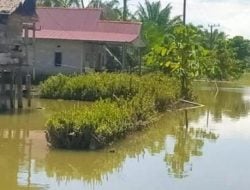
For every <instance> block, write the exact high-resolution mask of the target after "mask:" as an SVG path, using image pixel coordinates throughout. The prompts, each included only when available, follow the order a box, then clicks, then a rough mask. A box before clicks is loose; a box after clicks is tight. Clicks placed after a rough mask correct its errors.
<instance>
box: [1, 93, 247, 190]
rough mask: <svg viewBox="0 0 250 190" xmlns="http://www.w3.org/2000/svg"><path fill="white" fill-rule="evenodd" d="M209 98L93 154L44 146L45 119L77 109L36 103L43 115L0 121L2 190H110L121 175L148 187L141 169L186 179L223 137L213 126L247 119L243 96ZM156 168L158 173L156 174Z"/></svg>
mask: <svg viewBox="0 0 250 190" xmlns="http://www.w3.org/2000/svg"><path fill="white" fill-rule="evenodd" d="M213 94H214V93H213V92H212V91H207V90H204V91H199V98H200V99H199V100H200V102H201V103H203V104H205V105H206V107H204V108H199V109H195V110H189V111H188V112H185V111H181V112H172V113H167V114H166V115H165V116H163V117H162V118H161V120H160V121H159V122H157V123H155V126H153V127H151V128H149V129H146V130H145V131H140V132H137V133H135V134H133V135H130V136H128V137H127V138H126V139H123V140H121V141H119V142H116V143H114V144H113V145H112V146H111V147H109V148H107V149H105V150H100V151H94V152H82V151H79V152H75V151H63V150H50V149H48V147H47V144H46V141H45V137H44V133H43V127H44V124H45V121H46V119H47V117H48V116H49V115H50V114H51V113H53V112H54V111H57V110H63V109H67V108H68V107H71V106H79V104H80V103H78V102H63V101H37V102H35V104H33V105H35V106H36V107H41V108H45V109H32V110H29V111H26V112H22V113H19V114H16V115H13V114H4V115H0V126H1V127H0V171H1V172H0V189H13V190H15V189H63V188H64V189H65V188H66V189H70V187H71V188H72V189H76V188H77V189H80V188H84V189H95V188H93V187H99V189H110V186H109V188H108V187H107V186H105V185H107V184H112V185H113V184H114V183H118V182H117V181H119V176H121V175H122V174H123V173H124V172H125V173H126V174H127V175H128V176H134V177H135V178H136V177H138V180H139V181H146V182H147V179H146V177H145V176H144V177H143V175H142V173H140V170H138V171H137V170H135V168H136V167H139V166H138V165H140V163H143V166H144V167H145V168H147V169H148V172H149V173H150V172H155V173H154V175H156V176H157V178H164V179H166V180H170V179H171V178H180V179H182V178H184V177H186V178H185V179H188V176H189V177H190V176H192V173H194V172H196V171H199V170H202V168H197V167H194V166H196V165H197V162H196V161H195V160H196V158H199V159H204V152H205V151H206V149H205V147H206V146H207V145H208V144H211V142H214V145H216V144H217V141H219V139H220V137H221V134H219V133H218V131H216V130H214V125H215V124H217V123H221V122H223V120H224V119H225V117H226V118H230V119H233V120H237V121H241V119H242V118H246V117H248V113H249V108H250V102H249V100H248V99H247V98H246V97H247V94H246V93H245V92H244V91H242V90H238V91H235V90H234V91H228V90H221V91H220V92H219V94H218V96H217V97H216V98H214V96H213ZM110 150H112V151H110ZM155 158H157V161H156V160H155ZM131 164H132V165H133V167H131ZM154 165H156V166H157V165H159V168H161V169H162V170H160V169H159V171H158V170H157V171H154V169H153V168H154ZM133 169H134V170H133ZM2 171H5V172H2ZM115 179H116V180H115ZM126 179H127V178H126ZM61 182H62V183H61ZM64 182H65V183H64ZM119 182H121V181H119ZM126 183H128V184H129V183H133V182H131V180H128V181H126ZM152 183H155V184H159V182H158V181H157V180H156V181H155V182H152ZM72 184H74V185H73V186H71V185H72ZM119 187H120V189H131V188H126V187H123V186H122V185H121V184H120V185H119ZM143 187H144V189H150V188H147V186H143ZM97 189H98V188H97ZM137 189H138V188H137ZM159 189H163V188H159ZM180 189H181V188H180Z"/></svg>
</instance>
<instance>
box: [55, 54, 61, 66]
mask: <svg viewBox="0 0 250 190" xmlns="http://www.w3.org/2000/svg"><path fill="white" fill-rule="evenodd" d="M55 66H56V67H61V66H62V52H55Z"/></svg>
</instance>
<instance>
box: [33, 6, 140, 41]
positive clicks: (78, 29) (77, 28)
mask: <svg viewBox="0 0 250 190" xmlns="http://www.w3.org/2000/svg"><path fill="white" fill-rule="evenodd" d="M37 14H38V17H39V22H38V23H37V28H41V30H39V31H37V32H36V38H40V39H66V40H82V41H103V42H128V43H130V42H133V41H134V40H136V39H137V38H138V37H139V36H140V30H141V23H135V22H122V21H119V22H118V21H105V20H100V18H101V14H102V10H101V9H88V8H87V9H67V8H38V9H37Z"/></svg>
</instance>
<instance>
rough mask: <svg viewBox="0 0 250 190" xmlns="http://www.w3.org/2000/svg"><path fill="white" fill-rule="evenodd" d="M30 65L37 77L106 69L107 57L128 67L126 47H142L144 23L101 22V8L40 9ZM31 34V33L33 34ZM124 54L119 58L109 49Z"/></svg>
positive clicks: (37, 10) (38, 9)
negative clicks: (114, 48)
mask: <svg viewBox="0 0 250 190" xmlns="http://www.w3.org/2000/svg"><path fill="white" fill-rule="evenodd" d="M36 12H37V16H38V22H37V23H36V32H35V40H36V42H35V45H33V46H32V47H30V48H32V49H33V51H32V50H30V52H31V53H30V55H29V62H30V63H31V64H33V67H34V71H35V72H36V73H38V74H55V73H81V72H85V71H89V70H103V69H105V66H106V64H107V62H108V59H107V57H108V56H113V58H114V60H116V61H117V62H119V63H120V64H121V65H122V66H124V65H126V47H128V46H134V47H141V46H142V45H143V42H142V40H141V37H140V33H141V23H139V22H127V21H126V22H125V21H109V20H103V19H102V10H101V9H92V8H85V9H75V8H37V9H36ZM30 35H31V34H30ZM110 46H113V47H116V48H117V50H119V51H121V55H123V56H122V58H120V59H119V58H117V57H116V56H115V55H114V54H112V51H110V49H109V47H110Z"/></svg>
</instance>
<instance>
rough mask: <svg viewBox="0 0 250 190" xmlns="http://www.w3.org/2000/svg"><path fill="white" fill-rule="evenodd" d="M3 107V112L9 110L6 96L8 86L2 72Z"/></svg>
mask: <svg viewBox="0 0 250 190" xmlns="http://www.w3.org/2000/svg"><path fill="white" fill-rule="evenodd" d="M1 76H2V77H1V99H2V102H1V104H2V105H1V107H2V109H3V110H5V109H7V94H6V84H5V77H6V76H5V72H4V71H2V75H1Z"/></svg>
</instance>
